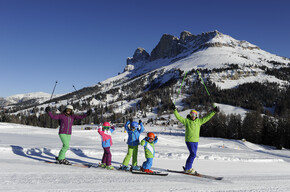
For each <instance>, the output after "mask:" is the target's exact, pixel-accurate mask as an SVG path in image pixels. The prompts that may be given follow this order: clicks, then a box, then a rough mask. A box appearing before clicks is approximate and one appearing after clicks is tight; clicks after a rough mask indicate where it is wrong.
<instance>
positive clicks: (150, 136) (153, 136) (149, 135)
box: [147, 132, 155, 139]
mask: <svg viewBox="0 0 290 192" xmlns="http://www.w3.org/2000/svg"><path fill="white" fill-rule="evenodd" d="M147 137H149V138H150V139H154V138H155V135H154V133H152V132H149V133H147Z"/></svg>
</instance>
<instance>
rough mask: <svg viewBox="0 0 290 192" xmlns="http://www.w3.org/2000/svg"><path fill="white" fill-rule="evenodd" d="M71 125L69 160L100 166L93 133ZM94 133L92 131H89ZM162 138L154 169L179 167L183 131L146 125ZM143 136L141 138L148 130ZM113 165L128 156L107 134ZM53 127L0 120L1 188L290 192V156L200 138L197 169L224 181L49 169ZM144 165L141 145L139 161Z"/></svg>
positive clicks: (54, 148) (118, 139)
mask: <svg viewBox="0 0 290 192" xmlns="http://www.w3.org/2000/svg"><path fill="white" fill-rule="evenodd" d="M87 126H88V125H83V126H74V130H73V135H72V139H71V144H70V150H69V151H68V152H67V158H68V160H70V161H71V162H76V163H99V162H100V161H101V158H102V154H103V149H102V147H101V141H100V136H99V134H98V133H97V130H95V129H93V130H83V129H84V128H85V127H87ZM94 128H96V126H94ZM148 131H153V132H154V133H155V134H156V135H158V137H159V142H158V143H157V144H156V157H155V158H154V161H153V169H154V170H159V171H163V172H166V169H175V170H181V167H182V166H183V165H184V163H185V161H186V158H187V156H188V151H187V148H186V145H185V143H184V130H183V129H180V128H177V127H161V126H158V127H157V126H150V125H145V132H148ZM145 132H144V133H142V135H141V138H143V137H144V136H145V135H146V133H145ZM112 137H113V146H112V147H111V152H112V163H113V165H114V166H116V167H118V166H120V165H121V163H122V161H123V159H124V157H125V155H126V153H127V144H126V138H127V133H124V129H123V128H117V129H116V131H115V132H114V133H113V134H112ZM61 145H62V144H61V142H60V139H59V138H58V130H57V129H48V128H39V127H31V126H25V125H18V124H9V123H0V170H1V172H0V191H30V192H31V191H138V192H139V191H263V192H265V191H266V192H272V191H283V192H286V191H289V189H290V151H289V150H285V149H283V150H275V149H273V148H271V147H268V146H262V145H256V144H253V143H250V142H242V141H239V140H226V139H220V138H201V139H200V142H199V149H198V156H197V159H196V160H195V162H194V168H195V169H196V170H197V171H199V172H201V173H204V174H208V175H214V176H222V177H224V179H223V180H222V181H213V180H209V179H202V178H197V177H192V176H188V175H181V174H176V173H169V175H168V176H166V177H160V176H150V175H133V174H131V173H128V172H121V171H109V170H104V169H101V168H89V169H88V168H80V167H74V166H64V165H55V164H47V163H44V161H47V160H48V161H53V159H54V157H55V156H56V155H57V154H58V151H59V150H60V148H61ZM144 160H145V158H144V150H143V147H141V146H139V154H138V164H139V165H141V163H142V162H143V161H144Z"/></svg>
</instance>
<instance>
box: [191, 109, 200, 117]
mask: <svg viewBox="0 0 290 192" xmlns="http://www.w3.org/2000/svg"><path fill="white" fill-rule="evenodd" d="M189 114H190V116H191V117H197V115H198V114H197V111H196V110H191V111H190V113H189Z"/></svg>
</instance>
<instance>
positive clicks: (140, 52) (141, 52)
mask: <svg viewBox="0 0 290 192" xmlns="http://www.w3.org/2000/svg"><path fill="white" fill-rule="evenodd" d="M149 57H150V55H149V53H147V51H146V50H145V49H144V48H140V47H139V48H137V49H136V51H135V52H134V55H133V57H131V58H128V59H127V65H129V64H134V63H137V62H140V61H149Z"/></svg>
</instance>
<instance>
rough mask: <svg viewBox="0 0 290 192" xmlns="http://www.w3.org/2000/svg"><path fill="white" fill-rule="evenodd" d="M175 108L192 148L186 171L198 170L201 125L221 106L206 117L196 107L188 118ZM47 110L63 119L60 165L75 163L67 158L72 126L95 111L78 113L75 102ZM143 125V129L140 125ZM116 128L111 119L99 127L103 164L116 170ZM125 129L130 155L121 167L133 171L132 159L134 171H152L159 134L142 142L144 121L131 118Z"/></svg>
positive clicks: (175, 113) (186, 140) (53, 115)
mask: <svg viewBox="0 0 290 192" xmlns="http://www.w3.org/2000/svg"><path fill="white" fill-rule="evenodd" d="M172 110H173V113H174V115H175V117H176V118H177V120H178V121H180V122H181V123H182V124H183V125H184V126H185V142H186V145H187V148H188V150H189V157H188V158H187V161H186V164H185V166H184V167H183V168H184V171H185V172H186V173H192V174H194V173H195V170H194V169H193V168H192V164H193V161H194V159H195V157H196V153H197V148H198V142H199V136H200V127H201V125H203V124H204V123H206V122H207V121H208V120H210V119H211V118H212V117H213V116H214V115H215V114H216V113H217V112H218V111H219V109H218V108H217V107H215V108H214V109H213V111H212V112H211V113H210V114H208V115H207V116H205V117H203V118H198V113H197V111H195V110H191V111H190V113H189V114H188V115H187V117H186V118H184V117H182V116H180V115H179V113H178V111H177V109H176V107H175V105H174V104H172ZM45 111H46V112H47V113H48V115H49V116H50V117H51V118H52V119H54V120H60V128H59V137H60V139H61V141H62V143H63V146H62V148H61V150H60V152H59V155H58V157H56V162H57V163H58V164H65V165H70V164H71V163H70V162H69V161H68V160H67V159H66V158H65V154H66V152H67V150H68V149H69V143H70V139H71V134H72V125H73V122H74V120H75V119H83V118H85V117H87V116H89V115H90V114H91V110H88V111H87V112H86V113H84V114H83V115H75V114H74V111H73V106H72V105H67V106H66V108H65V110H64V111H63V113H61V114H52V113H51V109H50V107H46V108H45ZM139 126H140V128H139ZM114 130H115V128H114V126H111V125H110V123H109V122H104V123H103V125H102V127H101V128H99V129H98V133H99V134H100V136H101V138H102V147H103V149H104V153H103V158H102V163H101V167H103V168H107V169H109V170H112V169H114V167H113V166H112V164H111V159H112V155H111V151H110V147H111V146H112V136H111V133H112V132H113V131H114ZM125 130H126V131H127V133H128V139H127V144H128V152H127V155H126V157H125V158H124V160H123V163H122V166H121V167H120V169H122V170H125V171H129V170H130V167H129V162H130V160H131V158H132V156H133V159H132V166H131V169H132V170H138V171H140V170H141V171H143V172H147V173H152V172H153V171H152V170H151V167H152V162H153V158H154V156H155V146H154V145H155V144H156V143H157V141H158V137H157V136H155V135H154V133H152V132H149V133H147V137H145V138H144V139H143V140H142V141H141V143H140V141H139V137H140V134H141V133H142V132H143V131H144V125H143V123H142V121H141V120H139V123H138V122H136V121H132V122H131V121H127V122H126V124H125ZM140 144H141V146H143V147H144V151H145V157H146V161H145V162H144V163H143V164H142V166H141V167H140V166H138V164H137V156H138V146H139V145H140Z"/></svg>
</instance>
